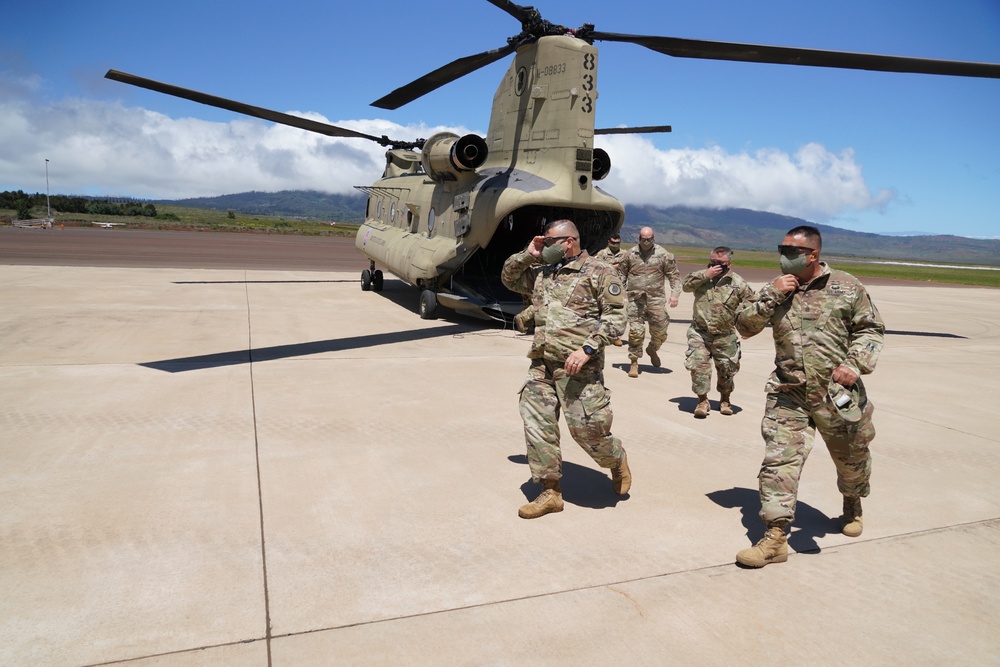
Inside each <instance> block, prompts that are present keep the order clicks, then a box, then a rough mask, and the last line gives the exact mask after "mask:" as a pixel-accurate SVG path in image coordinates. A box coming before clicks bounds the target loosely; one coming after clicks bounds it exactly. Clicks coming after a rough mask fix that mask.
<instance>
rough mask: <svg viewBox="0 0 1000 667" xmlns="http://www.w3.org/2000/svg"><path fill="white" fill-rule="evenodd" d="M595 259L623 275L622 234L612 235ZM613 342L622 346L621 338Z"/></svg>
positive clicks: (623, 278) (623, 279)
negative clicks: (606, 245)
mask: <svg viewBox="0 0 1000 667" xmlns="http://www.w3.org/2000/svg"><path fill="white" fill-rule="evenodd" d="M594 257H595V258H597V259H599V260H601V261H602V262H607V263H608V264H610V265H611V266H613V267H615V268H616V269H618V274H619V275H621V268H620V266H619V265H620V264H621V263H622V260H623V259H625V253H624V252H622V237H621V234H618V233H615V234H612V235H611V237H610V238H609V239H608V247H606V248H604V249H602V250H598V251H597V254H596V255H594ZM624 281H625V276H622V282H624ZM612 342H613V343H614V345H615V347H621V346H622V339H621V338H615V339H614V341H612Z"/></svg>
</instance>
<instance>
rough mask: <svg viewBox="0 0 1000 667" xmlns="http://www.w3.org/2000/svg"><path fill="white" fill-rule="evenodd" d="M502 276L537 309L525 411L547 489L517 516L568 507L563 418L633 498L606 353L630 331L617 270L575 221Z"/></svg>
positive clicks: (553, 228) (552, 232)
mask: <svg viewBox="0 0 1000 667" xmlns="http://www.w3.org/2000/svg"><path fill="white" fill-rule="evenodd" d="M500 278H501V280H503V284H504V285H506V286H507V288H508V289H510V290H512V291H514V292H519V293H521V294H530V295H531V305H532V308H533V309H534V311H533V312H534V338H533V340H532V343H531V350H530V351H529V352H528V358H529V359H531V365H530V366H529V368H528V377H527V380H525V383H524V386H523V387H522V388H521V398H520V401H519V407H520V412H521V419H522V420H523V422H524V439H525V444H526V446H527V452H528V467H529V468H530V469H531V479H532V480H533V481H534V482H536V483H540V484H541V486H542V492H541V493H540V494H539V495H538V497H537V498H535V499H534V500H533V501H531V502H530V503H527V504H526V505H523V506H521V508H520V509H518V512H517V513H518V516H520V517H521V518H522V519H536V518H538V517H541V516H545V515H546V514H550V513H553V512H561V511H562V510H563V498H562V451H561V449H560V445H559V415H560V413H562V414H563V415H564V416H565V418H566V425H567V426H568V427H569V432H570V435H572V436H573V439H574V440H576V442H577V444H579V445H580V447H582V448H583V450H584V451H585V452H587V454H589V455H590V456H591V458H593V459H594V461H595V462H596V463H597V464H598V465H599V466H601V467H602V468H608V469H610V470H611V486H612V489H614V491H615V493H617V494H618V495H620V496H624V495H626V494H628V491H629V488H630V487H631V485H632V473H631V471H630V470H629V467H628V459H627V458H626V456H625V448H624V447H622V442H621V440H620V439H619V438H617V437H615V436H614V435H612V434H611V422H612V419H613V414H612V411H611V392H610V391H608V389H607V388H606V387H605V386H604V348H605V346H607V345H608V344H612V343H613V341H615V340H616V339H618V338H621V335H622V332H623V330H624V328H625V293H624V290H623V289H622V282H621V278H620V277H619V275H618V272H617V271H616V270H615V268H614V267H613V266H611V265H610V264H607V263H606V262H601V261H598V260H596V259H594V258H593V257H591V256H590V255H589V254H588V253H587V251H586V250H583V249H582V248H581V247H580V232H579V231H578V230H577V227H576V225H575V224H574V223H573V222H572V221H570V220H557V221H555V222H553V223H551V224H550V225H549V226H548V227H547V228H546V229H545V233H544V234H543V235H542V236H536V237H534V238H533V239H532V240H531V242H530V243H529V244H528V247H527V248H525V249H524V251H522V252H519V253H516V254H514V255H511V256H510V257H509V258H508V259H507V261H506V262H504V265H503V271H502V272H501V274H500Z"/></svg>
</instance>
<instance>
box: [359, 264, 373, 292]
mask: <svg viewBox="0 0 1000 667" xmlns="http://www.w3.org/2000/svg"><path fill="white" fill-rule="evenodd" d="M371 288H372V272H371V271H369V270H368V269H365V270H364V271H362V272H361V291H363V292H367V291H368V290H370V289H371Z"/></svg>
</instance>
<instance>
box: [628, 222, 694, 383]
mask: <svg viewBox="0 0 1000 667" xmlns="http://www.w3.org/2000/svg"><path fill="white" fill-rule="evenodd" d="M653 241H654V236H653V229H652V227H643V228H642V229H640V230H639V244H638V245H637V246H635V247H633V248H632V249H631V250H629V251H628V252H627V253H625V258H624V259H622V261H621V264H619V270H620V271H621V273H622V275H623V276H624V277H625V287H626V290H627V291H628V357H629V359H630V360H631V362H632V363H631V365H630V366H629V369H628V376H629V377H630V378H636V377H639V358H640V357H642V341H643V339H644V338H645V336H646V323H647V322H648V323H649V345H647V346H646V353H647V354H648V355H649V360H650V362H651V363H652V364H653V366H655V367H657V368H659V367H660V356H659V355H658V354H657V350H659V349H660V346H662V345H663V343H664V342H666V340H667V325H669V324H670V315H668V314H667V295H666V293H665V292H664V289H663V285H664V281H665V280H669V281H670V307H671V308H676V307H677V302H678V296H679V295H680V293H681V274H680V272H679V271H678V270H677V263H676V262H675V261H674V255H673V253H670V252H667V251H666V250H665V249H663V248H662V247H660V246H658V245H654V243H653Z"/></svg>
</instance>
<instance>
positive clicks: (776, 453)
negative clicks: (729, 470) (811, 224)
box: [736, 262, 885, 526]
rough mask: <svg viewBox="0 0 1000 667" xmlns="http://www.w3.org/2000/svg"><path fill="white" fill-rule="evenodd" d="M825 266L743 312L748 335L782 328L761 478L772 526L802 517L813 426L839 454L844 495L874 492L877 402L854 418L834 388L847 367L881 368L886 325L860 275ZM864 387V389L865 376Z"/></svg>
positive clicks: (740, 320) (764, 513)
mask: <svg viewBox="0 0 1000 667" xmlns="http://www.w3.org/2000/svg"><path fill="white" fill-rule="evenodd" d="M820 266H821V267H822V273H821V274H820V275H819V276H817V277H816V278H815V279H814V280H813V281H812V282H810V283H809V284H807V285H804V286H800V287H799V288H798V289H797V290H796V291H795V292H793V293H792V294H789V295H785V294H783V293H782V292H780V291H779V290H777V289H776V288H775V287H774V286H773V285H771V284H767V285H765V286H764V287H763V288H761V290H760V291H759V292H758V295H757V296H758V298H757V301H756V302H753V303H750V304H747V305H746V306H744V308H743V309H742V310H741V311H740V313H739V314H738V316H737V318H736V329H737V330H738V331H739V332H740V334H742V335H743V336H747V337H749V336H753V335H755V334H758V333H760V331H761V330H762V329H763V328H764V327H765V326H766V325H767V324H768V323H770V324H771V326H772V328H773V333H774V347H775V359H774V361H775V369H774V372H773V373H772V374H771V377H770V379H768V381H767V384H766V390H767V403H766V406H765V409H764V419H763V420H762V421H761V426H760V429H761V435H762V436H763V437H764V442H765V453H764V461H763V463H762V464H761V469H760V475H759V478H758V479H759V482H760V503H761V510H760V516H761V519H763V520H764V522H765V523H766V524H767V525H768V526H787V525H788V524H790V523H791V522H792V521H793V520H794V518H795V502H796V495H797V493H798V485H799V475H800V474H801V473H802V467H803V465H805V461H806V458H807V457H808V456H809V452H810V450H811V449H812V442H813V439H812V434H811V433H810V432H809V429H810V428H811V427H814V428H815V429H816V430H817V431H819V433H820V435H821V436H822V437H823V440H824V441H825V442H826V447H827V449H828V450H829V451H830V455H831V456H832V457H833V461H834V464H835V465H836V468H837V486H838V488H839V489H840V492H841V494H843V495H844V496H845V497H846V496H852V497H859V498H862V497H865V496H867V495H868V492H869V479H870V477H871V454H870V453H869V451H868V445H869V443H870V442H871V440H872V438H874V437H875V427H874V426H873V425H872V419H871V415H872V411H873V406H872V404H871V402H868V401H867V400H863V402H862V404H861V405H860V408H861V410H860V411H859V416H860V419H859V420H858V421H854V422H852V421H847V420H845V419H843V418H842V417H841V414H840V412H839V411H838V410H837V408H836V407H835V406H834V405H833V404H832V403H831V401H830V398H829V389H830V384H831V382H832V380H831V375H832V373H833V370H834V369H835V368H836V367H837V366H839V365H844V366H847V367H848V368H850V369H851V370H853V371H854V372H855V373H857V374H858V375H859V376H860V375H866V374H868V373H871V372H872V371H873V370H874V369H875V363H876V361H877V360H878V355H879V352H880V351H881V350H882V343H883V338H884V335H885V325H884V324H883V323H882V318H881V316H880V315H879V313H878V310H877V309H876V308H875V304H873V303H872V300H871V297H870V296H869V295H868V292H867V291H866V290H865V287H864V285H862V284H861V282H860V281H859V280H858V279H857V278H855V277H854V276H852V275H850V274H849V273H844V272H843V271H837V270H833V269H830V268H829V267H828V266H827V265H826V263H825V262H820ZM857 385H858V386H859V387H858V388H859V389H860V388H862V387H863V385H861V379H860V377H859V379H858V382H857ZM862 395H863V392H862Z"/></svg>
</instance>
